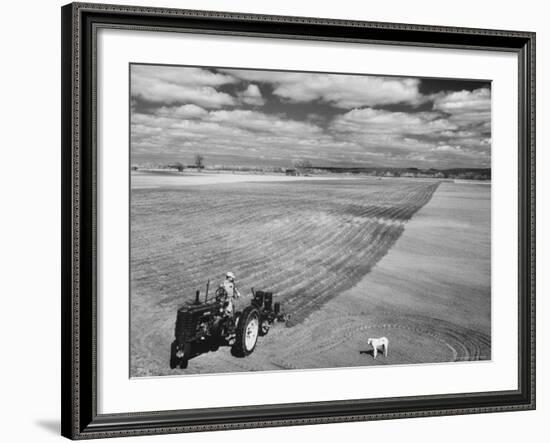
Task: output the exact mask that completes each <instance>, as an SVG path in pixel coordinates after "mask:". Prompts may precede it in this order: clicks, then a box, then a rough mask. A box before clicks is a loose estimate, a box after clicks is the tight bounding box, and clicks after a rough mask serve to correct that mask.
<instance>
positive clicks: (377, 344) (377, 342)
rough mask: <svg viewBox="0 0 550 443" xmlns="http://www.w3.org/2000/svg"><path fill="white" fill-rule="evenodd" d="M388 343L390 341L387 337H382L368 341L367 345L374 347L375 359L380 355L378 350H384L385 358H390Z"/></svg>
mask: <svg viewBox="0 0 550 443" xmlns="http://www.w3.org/2000/svg"><path fill="white" fill-rule="evenodd" d="M388 343H389V340H388V339H387V338H386V337H380V338H369V339H368V340H367V344H369V345H371V346H372V354H373V355H374V358H376V356H377V355H378V349H379V348H382V349H383V351H384V357H387V356H388Z"/></svg>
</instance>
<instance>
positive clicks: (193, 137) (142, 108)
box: [130, 64, 491, 168]
mask: <svg viewBox="0 0 550 443" xmlns="http://www.w3.org/2000/svg"><path fill="white" fill-rule="evenodd" d="M130 76H131V83H130V89H131V98H130V100H131V116H130V118H131V153H132V163H133V164H147V163H169V162H175V161H181V162H182V163H185V164H191V163H192V162H193V157H194V155H195V154H197V153H201V154H202V155H203V156H204V157H205V160H206V163H207V164H211V165H214V164H215V165H232V166H252V165H256V166H287V167H288V166H291V165H292V163H293V162H294V161H296V160H305V159H307V160H309V161H310V162H311V163H312V164H313V165H320V166H395V167H419V168H428V167H433V168H456V167H490V163H491V89H490V83H489V82H483V81H465V80H446V79H424V78H422V79H419V78H406V77H381V76H367V75H347V74H345V75H341V74H318V73H298V72H284V71H258V70H243V69H215V68H198V67H180V66H159V65H137V64H133V65H131V68H130Z"/></svg>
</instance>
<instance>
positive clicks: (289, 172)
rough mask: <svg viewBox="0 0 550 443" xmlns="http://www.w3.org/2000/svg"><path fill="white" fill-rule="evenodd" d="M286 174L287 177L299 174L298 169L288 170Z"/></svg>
mask: <svg viewBox="0 0 550 443" xmlns="http://www.w3.org/2000/svg"><path fill="white" fill-rule="evenodd" d="M285 174H286V175H298V172H297V171H296V169H287V170H286V171H285Z"/></svg>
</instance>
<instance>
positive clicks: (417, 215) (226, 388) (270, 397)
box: [61, 3, 535, 439]
mask: <svg viewBox="0 0 550 443" xmlns="http://www.w3.org/2000/svg"><path fill="white" fill-rule="evenodd" d="M61 13H62V128H61V130H62V210H63V213H62V223H63V226H62V434H63V435H64V436H66V437H68V438H71V439H82V438H103V437H119V436H130V435H143V434H162V433H177V432H193V431H209V430H222V429H235V428H249V427H267V426H288V425H299V424H315V423H331V422H343V421H358V420H378V419H388V418H401V417H422V416H433V415H450V414H471V413H482V412H498V411H512V410H526V409H534V408H535V263H534V261H535V35H534V33H529V32H519V31H501V30H488V29H466V28H448V27H437V26H421V25H406V24H395V23H374V22H358V21H342V20H332V19H320V18H305V17H280V16H260V15H251V14H235V13H225V12H206V11H191V10H174V9H162V8H144V7H132V6H117V5H101V4H93V5H91V4H80V3H72V4H69V5H66V6H64V7H63V8H62V11H61Z"/></svg>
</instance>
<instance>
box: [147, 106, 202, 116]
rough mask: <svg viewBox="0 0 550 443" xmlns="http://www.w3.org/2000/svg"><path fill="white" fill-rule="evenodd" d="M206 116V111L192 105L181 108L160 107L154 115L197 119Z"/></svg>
mask: <svg viewBox="0 0 550 443" xmlns="http://www.w3.org/2000/svg"><path fill="white" fill-rule="evenodd" d="M206 114H208V111H206V110H205V109H204V108H201V107H200V106H197V105H193V104H189V105H181V106H162V107H161V108H159V109H158V110H157V111H156V115H159V116H163V117H170V118H199V117H202V116H204V115H206Z"/></svg>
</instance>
